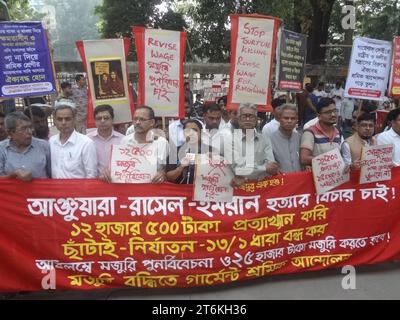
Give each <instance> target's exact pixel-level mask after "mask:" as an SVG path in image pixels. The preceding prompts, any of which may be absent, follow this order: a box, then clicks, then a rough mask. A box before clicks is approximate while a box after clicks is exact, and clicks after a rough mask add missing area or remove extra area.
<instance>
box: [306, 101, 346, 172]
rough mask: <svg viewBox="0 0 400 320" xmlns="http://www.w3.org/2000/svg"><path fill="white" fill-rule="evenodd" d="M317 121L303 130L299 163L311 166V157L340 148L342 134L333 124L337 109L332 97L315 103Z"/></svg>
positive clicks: (336, 116) (335, 119)
mask: <svg viewBox="0 0 400 320" xmlns="http://www.w3.org/2000/svg"><path fill="white" fill-rule="evenodd" d="M317 112H318V122H317V123H316V124H315V125H313V126H311V127H309V128H308V129H306V130H304V133H303V136H302V137H301V144H300V163H301V165H303V166H311V162H312V159H313V158H314V157H316V156H318V155H320V154H322V153H325V152H328V151H331V150H333V149H335V148H338V149H339V150H340V144H341V143H342V139H343V138H342V135H341V134H340V132H339V130H338V129H337V128H336V126H335V124H336V122H337V118H338V110H337V109H336V105H335V101H334V100H333V99H332V98H321V100H320V101H319V102H318V104H317Z"/></svg>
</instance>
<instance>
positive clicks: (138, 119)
mask: <svg viewBox="0 0 400 320" xmlns="http://www.w3.org/2000/svg"><path fill="white" fill-rule="evenodd" d="M149 120H153V119H144V118H133V119H132V121H133V122H144V121H149Z"/></svg>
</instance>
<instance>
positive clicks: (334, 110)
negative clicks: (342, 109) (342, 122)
mask: <svg viewBox="0 0 400 320" xmlns="http://www.w3.org/2000/svg"><path fill="white" fill-rule="evenodd" d="M333 113H334V114H337V113H338V110H337V109H332V110H327V111H324V112H320V114H333Z"/></svg>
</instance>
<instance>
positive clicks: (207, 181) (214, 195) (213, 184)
mask: <svg viewBox="0 0 400 320" xmlns="http://www.w3.org/2000/svg"><path fill="white" fill-rule="evenodd" d="M232 179H233V173H232V170H231V168H230V165H229V164H228V163H227V162H226V161H225V160H224V158H222V157H220V156H218V155H212V157H210V156H209V155H208V154H199V155H196V171H195V179H194V186H193V188H194V194H193V200H194V201H203V202H210V201H217V202H230V201H232V197H233V188H232V187H231V185H230V184H231V182H232Z"/></svg>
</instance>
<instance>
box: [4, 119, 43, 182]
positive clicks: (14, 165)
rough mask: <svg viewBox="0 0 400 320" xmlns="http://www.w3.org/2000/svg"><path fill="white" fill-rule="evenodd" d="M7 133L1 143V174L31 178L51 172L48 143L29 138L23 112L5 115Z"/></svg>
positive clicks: (27, 122) (41, 176)
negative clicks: (6, 137)
mask: <svg viewBox="0 0 400 320" xmlns="http://www.w3.org/2000/svg"><path fill="white" fill-rule="evenodd" d="M5 127H6V130H7V133H8V136H9V139H6V140H4V141H2V142H0V176H6V177H9V178H17V179H21V180H24V181H30V180H32V178H49V177H50V175H51V164H50V148H49V144H48V143H47V142H46V141H44V140H40V139H36V138H34V137H32V131H33V127H32V122H31V121H30V119H29V118H28V117H27V116H25V115H24V114H23V113H22V112H12V113H10V114H8V115H7V116H6V119H5Z"/></svg>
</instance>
